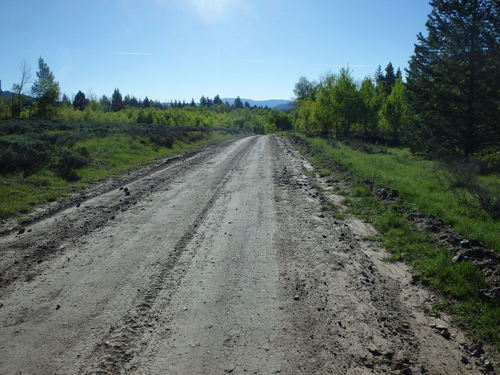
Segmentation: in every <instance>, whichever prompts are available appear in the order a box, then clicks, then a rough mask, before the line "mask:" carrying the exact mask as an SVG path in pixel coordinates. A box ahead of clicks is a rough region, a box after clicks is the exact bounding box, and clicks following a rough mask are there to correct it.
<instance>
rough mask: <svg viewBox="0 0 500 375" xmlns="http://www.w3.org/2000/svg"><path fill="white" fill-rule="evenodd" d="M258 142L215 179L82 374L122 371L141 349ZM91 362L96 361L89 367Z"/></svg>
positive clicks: (251, 145) (249, 146)
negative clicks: (193, 245) (182, 261)
mask: <svg viewBox="0 0 500 375" xmlns="http://www.w3.org/2000/svg"><path fill="white" fill-rule="evenodd" d="M256 141H257V137H255V138H253V139H252V140H250V141H249V142H248V143H247V144H246V145H245V148H244V149H243V150H242V151H241V152H240V153H239V154H238V155H237V156H236V157H234V158H233V159H232V160H231V162H230V163H229V164H228V165H227V167H226V170H225V171H224V173H223V177H222V178H221V179H219V180H218V181H216V182H215V184H214V185H213V186H212V187H211V189H210V190H213V194H212V195H211V197H210V199H209V200H208V201H207V203H206V204H205V206H204V207H203V208H202V209H201V211H200V212H199V214H198V215H197V217H196V219H195V220H194V221H193V223H192V224H191V225H189V227H188V228H186V231H185V233H184V235H183V236H182V237H181V238H180V239H179V241H178V242H177V243H176V244H175V246H174V248H173V250H172V251H171V252H169V254H168V255H167V257H166V259H164V260H159V261H158V265H159V268H160V271H159V273H157V274H156V275H152V276H151V277H150V281H149V283H148V285H149V289H148V290H147V291H145V292H144V294H143V296H142V298H141V299H140V300H139V301H138V302H137V303H136V305H135V308H134V309H133V310H132V311H130V312H129V313H128V314H126V315H125V316H124V317H123V318H122V319H121V320H120V323H119V324H117V325H114V326H112V327H111V328H110V329H109V332H108V334H107V335H106V336H105V337H104V338H103V339H102V341H101V342H100V343H99V344H97V345H96V347H95V348H94V350H93V353H92V354H91V356H90V357H89V358H88V359H87V360H86V361H85V362H86V363H87V364H86V365H84V366H83V367H82V368H81V369H80V371H79V373H82V374H118V373H120V372H121V371H122V370H123V369H124V368H126V366H127V364H128V363H129V362H130V361H131V360H132V359H133V358H134V356H135V355H136V354H137V352H138V351H140V350H141V348H140V347H138V344H139V343H140V341H141V338H142V336H143V335H144V334H145V333H146V332H147V331H148V330H149V329H151V328H152V327H154V324H155V322H158V320H159V315H160V312H159V311H157V309H156V308H155V302H156V300H157V297H158V295H159V294H160V291H162V290H170V291H171V293H170V294H169V295H168V298H167V300H166V301H165V300H164V301H162V302H163V303H168V302H169V301H170V298H171V296H172V294H173V291H174V290H175V289H176V287H177V285H178V284H179V283H180V280H181V279H182V278H183V276H184V274H183V273H182V272H174V268H175V267H176V265H177V261H178V260H179V258H180V257H181V255H182V254H183V253H184V251H185V250H186V246H187V245H188V244H189V242H190V241H191V240H192V238H193V237H194V236H195V234H196V233H197V229H198V227H199V226H200V224H201V222H202V221H203V220H204V218H205V217H206V215H207V213H208V212H209V211H210V209H211V208H212V206H213V204H214V202H215V201H216V200H217V199H218V198H219V196H220V194H221V192H222V190H223V188H224V186H225V185H226V183H227V182H228V181H229V179H230V176H231V174H232V173H233V171H234V169H235V168H236V167H237V166H238V164H239V163H240V161H241V159H242V158H244V157H246V155H247V154H248V153H249V152H250V151H251V149H252V148H253V147H254V145H255V143H256ZM88 363H93V366H92V368H90V369H89V366H88Z"/></svg>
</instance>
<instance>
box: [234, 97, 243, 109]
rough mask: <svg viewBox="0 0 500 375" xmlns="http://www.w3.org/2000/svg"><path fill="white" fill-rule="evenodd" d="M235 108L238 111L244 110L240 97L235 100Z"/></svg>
mask: <svg viewBox="0 0 500 375" xmlns="http://www.w3.org/2000/svg"><path fill="white" fill-rule="evenodd" d="M234 108H236V109H240V108H243V102H242V101H241V99H240V97H239V96H238V97H237V98H236V99H234Z"/></svg>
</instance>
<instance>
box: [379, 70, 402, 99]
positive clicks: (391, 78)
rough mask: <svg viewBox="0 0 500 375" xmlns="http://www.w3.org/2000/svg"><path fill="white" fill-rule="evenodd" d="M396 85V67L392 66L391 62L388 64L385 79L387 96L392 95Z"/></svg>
mask: <svg viewBox="0 0 500 375" xmlns="http://www.w3.org/2000/svg"><path fill="white" fill-rule="evenodd" d="M398 70H399V68H398ZM400 73H401V71H400ZM395 83H396V74H394V67H393V66H392V63H391V62H389V64H387V66H386V67H385V76H384V79H383V85H384V90H385V95H389V94H390V93H391V90H392V86H393V85H394V84H395Z"/></svg>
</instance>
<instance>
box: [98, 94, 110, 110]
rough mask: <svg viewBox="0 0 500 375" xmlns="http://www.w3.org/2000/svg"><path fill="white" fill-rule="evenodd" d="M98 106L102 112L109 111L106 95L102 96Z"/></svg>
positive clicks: (108, 101)
mask: <svg viewBox="0 0 500 375" xmlns="http://www.w3.org/2000/svg"><path fill="white" fill-rule="evenodd" d="M99 104H100V106H101V109H102V110H103V111H104V112H110V111H111V101H110V100H109V99H108V97H107V96H106V95H103V96H102V98H101V99H100V100H99Z"/></svg>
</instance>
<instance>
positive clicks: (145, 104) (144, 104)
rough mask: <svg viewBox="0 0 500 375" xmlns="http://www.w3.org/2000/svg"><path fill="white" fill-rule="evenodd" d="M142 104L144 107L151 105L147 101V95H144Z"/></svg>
mask: <svg viewBox="0 0 500 375" xmlns="http://www.w3.org/2000/svg"><path fill="white" fill-rule="evenodd" d="M142 106H143V107H144V108H149V107H150V106H151V102H150V101H149V99H148V97H147V96H146V97H145V98H144V100H143V102H142Z"/></svg>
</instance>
